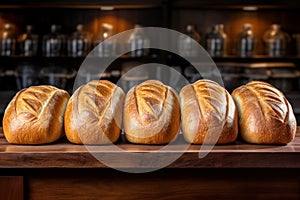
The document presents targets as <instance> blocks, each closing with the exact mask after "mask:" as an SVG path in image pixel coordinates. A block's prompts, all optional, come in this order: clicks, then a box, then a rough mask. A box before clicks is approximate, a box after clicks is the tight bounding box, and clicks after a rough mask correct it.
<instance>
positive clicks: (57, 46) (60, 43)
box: [43, 24, 65, 57]
mask: <svg viewBox="0 0 300 200" xmlns="http://www.w3.org/2000/svg"><path fill="white" fill-rule="evenodd" d="M64 43H65V37H64V35H63V34H61V33H59V26H57V25H55V24H53V25H51V32H50V33H49V34H46V35H44V36H43V53H44V56H46V57H55V56H61V55H62V54H63V48H64Z"/></svg>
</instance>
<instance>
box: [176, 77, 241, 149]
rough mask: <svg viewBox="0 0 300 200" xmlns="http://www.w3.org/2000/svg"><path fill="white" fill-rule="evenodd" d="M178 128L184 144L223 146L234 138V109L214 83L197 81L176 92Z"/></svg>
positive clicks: (235, 118)
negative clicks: (178, 111)
mask: <svg viewBox="0 0 300 200" xmlns="http://www.w3.org/2000/svg"><path fill="white" fill-rule="evenodd" d="M180 106H181V126H182V132H183V136H184V138H185V139H186V141H187V142H190V143H193V144H203V143H205V144H215V143H217V144H226V143H232V142H234V141H235V140H236V138H237V135H238V118H237V117H238V116H237V114H238V113H237V109H236V106H235V104H234V101H233V99H232V97H231V95H230V94H229V93H228V92H227V91H226V89H225V88H223V87H221V86H220V85H219V84H218V83H216V82H213V81H210V80H199V81H197V82H195V83H193V84H189V85H186V86H185V87H183V88H182V89H181V91H180Z"/></svg>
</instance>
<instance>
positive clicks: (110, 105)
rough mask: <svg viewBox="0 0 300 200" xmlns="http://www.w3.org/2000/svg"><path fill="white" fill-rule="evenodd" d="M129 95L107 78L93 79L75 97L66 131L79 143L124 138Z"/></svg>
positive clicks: (70, 108)
mask: <svg viewBox="0 0 300 200" xmlns="http://www.w3.org/2000/svg"><path fill="white" fill-rule="evenodd" d="M124 97H125V94H124V92H123V90H122V89H121V88H120V87H118V86H117V85H115V84H113V83H111V82H109V81H106V80H99V81H97V80H93V81H91V82H89V83H87V84H86V85H83V86H81V87H79V88H78V89H77V90H76V91H75V92H74V94H73V95H72V96H71V98H70V100H69V102H68V105H67V109H66V114H65V132H66V136H67V138H68V140H69V141H70V142H72V143H76V144H109V143H113V142H116V141H117V140H118V138H119V137H120V132H121V120H122V110H123V103H124Z"/></svg>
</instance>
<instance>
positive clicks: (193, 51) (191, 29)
mask: <svg viewBox="0 0 300 200" xmlns="http://www.w3.org/2000/svg"><path fill="white" fill-rule="evenodd" d="M200 40H201V36H200V34H199V33H198V31H197V30H196V26H195V25H187V26H186V30H185V35H183V34H182V35H180V36H179V38H178V51H179V53H180V54H181V55H183V56H188V57H196V56H197V55H198V53H199V52H198V51H197V48H196V45H197V44H199V43H200ZM195 41H196V43H195Z"/></svg>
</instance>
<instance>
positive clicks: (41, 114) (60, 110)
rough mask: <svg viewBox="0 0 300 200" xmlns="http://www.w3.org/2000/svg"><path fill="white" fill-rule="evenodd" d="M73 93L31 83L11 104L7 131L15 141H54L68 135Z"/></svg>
mask: <svg viewBox="0 0 300 200" xmlns="http://www.w3.org/2000/svg"><path fill="white" fill-rule="evenodd" d="M69 98H70V95H69V94H68V93H67V92H66V91H64V90H61V89H58V88H56V87H53V86H45V85H44V86H31V87H29V88H27V89H23V90H21V91H19V92H18V93H17V94H16V95H15V96H14V98H13V99H12V100H11V102H10V103H9V104H8V106H7V108H6V110H5V113H4V117H3V131H4V135H5V137H6V139H7V141H8V142H10V143H14V144H45V143H51V142H54V141H56V140H57V139H59V138H60V137H62V136H63V135H64V131H63V116H64V113H65V107H66V105H67V102H68V99H69Z"/></svg>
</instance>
